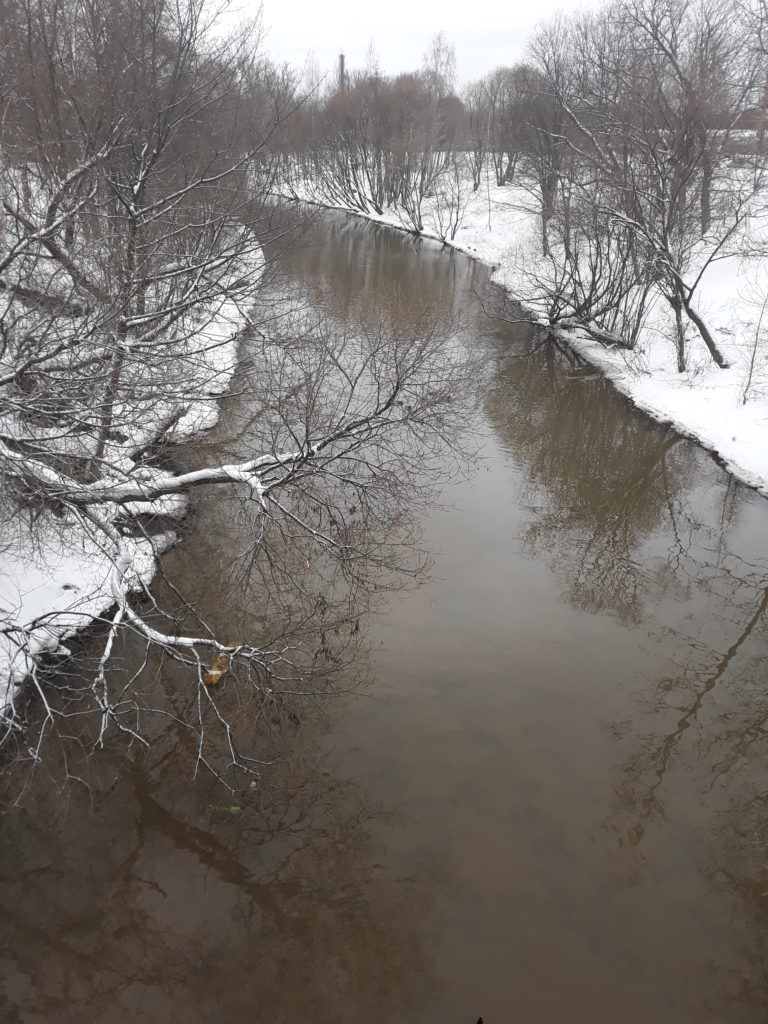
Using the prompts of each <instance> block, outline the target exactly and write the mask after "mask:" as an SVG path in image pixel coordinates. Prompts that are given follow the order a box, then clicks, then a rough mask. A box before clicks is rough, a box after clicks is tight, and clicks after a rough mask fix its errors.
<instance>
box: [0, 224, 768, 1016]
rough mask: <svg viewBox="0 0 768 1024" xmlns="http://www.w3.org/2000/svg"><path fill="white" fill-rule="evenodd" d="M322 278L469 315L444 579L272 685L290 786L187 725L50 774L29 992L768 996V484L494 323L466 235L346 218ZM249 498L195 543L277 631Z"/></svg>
mask: <svg viewBox="0 0 768 1024" xmlns="http://www.w3.org/2000/svg"><path fill="white" fill-rule="evenodd" d="M286 273H287V275H288V280H289V281H290V280H291V275H294V274H295V275H298V276H299V277H300V278H301V281H302V283H301V286H300V288H301V290H302V293H303V294H306V295H309V296H310V297H311V299H312V301H314V302H322V303H324V304H325V305H326V306H327V307H328V308H329V312H330V313H331V314H332V315H334V316H337V317H339V318H345V319H352V320H362V321H365V320H366V318H368V317H370V316H371V315H373V312H374V309H375V306H376V299H377V298H380V296H381V295H382V294H384V293H387V294H392V295H394V294H396V293H397V291H398V290H399V292H400V293H401V294H402V295H403V296H404V298H405V299H409V298H412V297H413V296H421V297H424V298H425V299H427V300H429V301H432V302H439V303H440V304H442V305H443V307H444V308H445V309H446V311H447V312H449V313H450V314H451V315H452V316H454V317H455V318H456V319H458V318H459V317H461V319H462V320H463V324H464V326H463V336H464V338H465V341H466V343H467V344H469V345H472V346H473V347H474V348H475V349H476V350H477V351H479V352H481V353H482V355H483V358H484V360H485V363H486V365H487V367H488V372H489V383H488V385H487V389H488V393H487V395H485V398H484V411H483V415H482V416H480V417H478V419H477V422H476V427H477V435H478V440H479V441H481V442H482V443H483V445H484V460H483V462H482V463H481V464H480V465H479V466H478V467H477V470H476V472H475V473H474V474H473V475H472V476H471V478H470V479H469V480H460V481H458V482H457V483H455V484H454V485H453V486H451V487H450V488H448V489H447V491H446V492H445V495H444V505H443V506H442V507H434V508H433V509H432V510H431V512H430V513H429V515H427V516H426V517H425V521H424V529H425V543H426V545H427V547H428V548H429V549H430V550H431V551H432V552H433V554H434V559H435V566H434V574H433V579H432V581H431V582H430V583H429V584H428V585H426V586H424V587H422V588H421V589H419V590H412V591H409V592H405V593H402V594H397V595H395V596H394V597H393V598H392V599H391V601H390V606H389V608H388V610H387V612H386V613H385V614H377V615H373V616H372V617H371V616H365V615H363V616H362V619H361V621H360V622H359V623H358V622H357V620H355V626H356V627H357V628H356V631H355V632H354V635H352V630H351V629H350V630H349V631H348V633H347V635H342V634H343V629H340V632H339V633H338V634H336V633H334V629H335V628H336V626H338V625H339V623H341V622H343V621H344V620H343V616H341V615H339V616H338V618H337V619H335V620H334V622H335V623H336V626H331V627H330V628H329V629H328V630H327V636H326V639H325V642H326V644H327V645H330V646H331V647H332V645H333V644H336V643H338V644H339V645H341V647H343V650H344V657H343V659H342V660H343V661H344V666H345V667H344V668H343V669H341V670H340V671H341V676H340V677H338V678H337V679H336V680H335V684H336V687H337V688H338V689H340V690H342V691H349V692H348V694H347V695H346V696H344V697H342V698H337V699H336V700H333V701H330V702H329V701H325V700H318V701H315V702H313V703H310V704H308V705H307V704H302V705H301V706H299V707H298V708H297V710H298V712H299V714H298V715H294V714H293V705H291V707H290V708H279V707H269V708H258V709H254V708H253V707H251V706H244V707H243V708H242V709H240V711H241V713H240V718H239V720H240V721H241V723H242V728H243V729H244V730H248V729H259V730H260V733H259V735H260V736H261V743H262V747H261V749H262V751H263V757H264V761H265V765H264V767H263V772H262V779H261V782H260V783H259V784H258V785H257V786H255V787H254V788H252V787H251V786H250V785H249V784H248V783H245V784H244V785H242V786H239V787H238V788H236V789H235V791H234V792H233V793H228V792H227V791H226V790H223V789H222V788H221V787H217V786H214V785H212V784H211V783H210V782H208V781H206V780H205V779H202V778H201V779H198V780H197V781H192V780H191V779H190V777H189V772H188V765H189V755H188V752H187V751H185V749H184V747H185V744H189V743H190V742H191V740H190V738H189V737H187V736H186V735H185V733H184V730H183V729H181V728H180V727H178V726H177V725H175V724H174V723H173V722H169V721H167V720H166V721H164V722H162V723H160V724H158V726H157V734H156V741H155V745H154V747H153V749H152V751H151V753H150V754H149V755H146V756H139V755H137V754H134V752H132V751H130V750H129V751H126V750H125V748H124V747H121V748H119V749H115V750H111V751H107V752H105V753H104V755H102V756H101V757H100V758H97V759H96V761H95V763H93V764H92V765H91V768H90V769H88V775H87V779H86V781H87V782H88V784H89V786H90V788H86V787H85V786H84V785H78V784H70V786H69V787H67V788H66V789H65V790H63V791H59V790H57V789H55V788H54V787H53V786H52V785H51V784H49V783H46V780H44V779H41V778H37V779H35V780H34V782H33V783H32V785H31V786H30V788H29V789H28V790H27V792H26V794H25V800H24V803H23V804H22V806H21V808H18V807H13V808H11V809H10V810H9V811H8V812H7V814H6V817H5V820H4V829H3V838H2V840H0V876H1V878H2V885H0V912H1V913H2V921H3V924H2V934H3V942H2V947H0V954H1V955H2V965H3V969H2V977H3V978H4V989H0V992H2V996H0V1005H1V1004H2V1002H3V1000H4V1004H5V1007H6V1008H7V1009H6V1015H5V1017H3V1019H8V1020H9V1021H27V1020H30V1021H31V1020H57V1021H58V1020H61V1021H66V1020H74V1019H78V1020H82V1019H83V1018H86V1019H94V1020H99V1021H123V1020H125V1019H126V1018H127V1017H128V1016H129V1015H131V1016H135V1017H137V1018H138V1019H146V1020H150V1021H165V1020H167V1019H169V1018H170V1017H171V1015H174V1016H176V1015H180V1016H182V1017H186V1018H188V1019H191V1020H214V1019H216V1020H218V1019H219V1018H220V1017H222V1016H226V1017H227V1018H228V1019H230V1020H232V1021H251V1020H254V1019H255V1020H265V1021H266V1020H269V1021H274V1022H286V1024H287V1022H295V1021H307V1022H312V1024H326V1022H327V1024H337V1022H338V1024H345V1022H347V1021H349V1022H352V1021H355V1022H359V1021H366V1022H368V1021H372V1022H376V1021H381V1022H392V1024H395V1022H397V1024H401V1022H404V1021H408V1022H413V1024H418V1022H424V1024H446V1022H454V1021H455V1022H457V1024H462V1022H470V1024H471V1022H472V1021H474V1020H476V1019H477V1017H478V1015H479V1014H481V1013H482V1014H483V1017H484V1019H485V1021H486V1022H487V1024H508V1022H511V1021H513V1020H514V1021H522V1022H542V1024H543V1022H552V1021H559V1020H564V1021H569V1020H589V1021H590V1022H597V1024H602V1022H605V1024H608V1022H610V1024H614V1022H616V1021H622V1022H637V1024H641V1022H642V1024H645V1022H648V1021H651V1020H652V1021H654V1022H669V1024H681V1022H691V1024H693V1022H696V1024H700V1022H712V1024H714V1022H726V1024H741V1022H745V1024H746V1022H749V1024H758V1022H763V1021H764V1020H765V1019H766V1013H768V972H767V971H766V962H767V961H768V955H767V954H768V949H767V948H766V946H767V945H768V943H767V942H766V936H768V866H767V865H766V856H767V853H768V806H767V803H768V783H766V777H767V776H766V770H765V766H766V764H768V749H767V747H768V741H767V733H766V727H767V724H768V698H767V697H766V692H765V691H766V688H765V678H764V675H765V670H764V666H765V664H766V654H767V653H768V650H767V648H768V637H767V636H766V613H767V611H768V552H766V548H765V536H766V526H767V525H768V509H767V507H766V503H765V502H764V501H763V500H762V499H760V498H759V497H757V496H756V495H755V494H754V493H752V492H750V491H749V490H748V489H746V488H743V487H741V486H739V485H737V484H735V483H734V482H733V481H732V480H731V479H730V478H728V477H727V476H726V475H725V474H724V473H723V472H722V471H721V470H720V469H719V468H718V466H717V465H716V464H715V463H714V462H713V460H712V459H710V458H709V456H707V455H706V454H704V453H703V452H701V451H699V450H698V449H697V448H695V447H694V446H693V445H691V444H690V443H688V442H687V441H685V440H683V439H681V438H679V437H678V436H677V435H675V434H674V433H673V432H672V431H670V430H668V429H667V428H665V427H663V426H658V425H653V424H649V423H647V422H645V421H644V420H642V419H640V418H639V417H638V416H636V415H634V414H633V413H632V411H631V410H630V408H629V407H628V405H627V403H626V402H624V401H623V400H621V399H619V398H617V397H616V396H615V395H614V394H613V393H612V392H611V390H610V389H609V388H608V387H607V386H606V385H605V384H604V382H602V381H601V380H600V379H599V378H598V377H596V376H595V375H594V374H593V373H592V372H590V371H589V370H588V369H587V368H583V367H577V366H574V365H572V363H571V361H569V360H568V359H567V358H565V357H564V355H563V354H562V353H560V352H558V351H557V350H556V348H554V347H553V346H552V345H551V344H549V343H548V342H547V341H546V339H542V338H541V337H540V336H537V335H534V334H532V333H531V332H528V331H527V330H524V329H522V328H520V327H511V326H509V325H505V324H500V323H499V322H495V321H488V320H486V319H484V318H482V316H481V315H480V314H479V312H478V310H477V308H476V306H475V303H474V299H473V293H474V291H476V290H479V289H481V288H482V287H483V282H484V275H483V273H482V272H481V271H480V270H479V269H478V268H477V267H476V266H474V265H472V264H470V263H469V262H468V261H466V260H464V259H463V258H461V257H457V256H455V255H454V256H449V255H446V254H443V253H440V252H439V251H438V250H437V248H436V247H431V246H429V245H428V244H424V243H421V244H420V245H415V246H414V244H413V243H412V242H411V240H409V239H407V238H399V237H397V236H393V235H391V234H387V233H386V232H383V231H378V230H376V231H374V230H371V229H370V228H369V227H366V226H361V225H358V224H355V223H354V222H352V221H345V220H342V219H338V220H336V219H331V220H330V221H329V222H328V223H327V224H325V225H321V226H320V228H319V229H318V230H317V231H316V232H315V234H314V235H313V236H312V239H311V244H308V245H306V246H305V247H303V248H302V249H301V251H297V252H295V253H294V255H293V257H292V260H291V261H290V262H289V265H288V266H287V268H286ZM297 289H298V286H297ZM483 386H484V387H485V386H486V385H485V384H484V385H483ZM238 402H239V403H246V406H245V407H243V405H242V404H240V405H238V404H237V403H238ZM247 416H248V410H247V397H242V398H239V399H237V400H236V402H235V405H234V407H233V408H232V409H230V411H229V413H228V417H229V418H228V420H225V423H224V424H223V426H222V430H225V429H227V423H228V424H229V426H230V427H231V426H232V424H233V423H235V424H237V423H240V422H244V421H245V420H247ZM243 417H244V418H245V419H243ZM190 458H204V453H190ZM234 510H235V506H230V505H222V504H220V503H217V504H216V505H212V504H211V503H210V501H209V499H207V498H206V499H205V500H204V501H203V502H202V504H201V507H200V509H199V510H198V514H197V516H196V518H195V520H194V522H193V526H192V530H191V533H190V536H189V538H188V542H187V543H186V544H185V545H184V547H183V548H180V549H177V550H176V551H174V552H171V553H170V554H169V555H168V556H167V558H166V560H165V564H164V568H165V572H166V575H167V577H168V579H169V580H170V581H171V582H174V583H176V582H178V581H180V580H183V581H184V583H185V584H187V585H188V584H189V582H190V580H194V579H195V577H196V576H197V577H198V578H199V581H200V585H201V589H202V591H203V594H202V597H201V601H202V612H203V614H204V615H205V616H208V617H210V620H211V621H212V622H214V623H216V622H217V621H218V623H219V624H220V623H221V622H231V623H233V624H234V623H237V622H238V616H242V617H243V623H242V627H241V626H240V625H238V628H243V629H245V628H246V627H247V626H250V627H252V626H253V623H254V622H255V621H258V622H263V627H264V628H265V629H266V628H267V626H268V625H270V624H271V622H269V621H268V620H269V617H270V616H269V614H267V612H266V611H265V610H264V609H260V608H247V609H244V608H242V607H240V608H238V607H237V602H236V599H235V597H233V595H234V594H236V593H237V591H233V590H232V586H231V582H232V580H231V576H230V575H228V573H227V572H225V571H222V567H223V566H230V565H231V550H230V548H231V546H232V545H233V544H235V542H236V540H237V539H238V530H240V529H241V528H242V529H247V523H241V522H240V521H239V520H238V519H237V518H236V517H235V518H234V519H233V511H234ZM158 586H160V587H162V586H164V584H163V583H162V582H160V583H159V584H158ZM270 614H271V613H270ZM322 632H326V631H322ZM337 638H338V639H337ZM321 650H322V648H321ZM334 650H335V648H334ZM123 654H124V658H125V663H126V671H130V668H131V659H132V658H134V657H136V652H132V651H131V650H130V649H128V648H126V649H125V651H124V652H123ZM149 676H150V678H151V680H152V682H151V684H150V682H148V684H147V685H148V693H149V694H150V695H151V685H158V686H160V685H161V686H163V687H165V688H166V689H167V692H168V693H169V694H171V695H173V694H178V696H177V698H176V699H177V704H176V705H171V706H172V707H175V709H176V710H175V713H177V714H178V715H179V716H181V714H182V713H183V712H186V711H187V710H188V709H187V706H186V704H185V701H188V699H189V697H188V696H184V693H185V690H184V679H183V676H182V675H181V674H179V672H178V671H177V672H176V674H174V669H173V668H172V667H169V666H167V665H164V664H157V665H153V666H150V672H149ZM367 680H371V681H370V683H369V684H367V685H364V684H365V683H366V681H367ZM355 694H357V696H355ZM255 710H256V711H258V715H256V714H255ZM71 770H72V773H73V774H80V773H81V772H82V773H84V772H85V771H86V769H85V768H84V767H83V766H82V765H81V764H79V763H76V764H73V765H72V768H71ZM6 789H7V792H6V794H5V798H6V800H8V799H9V797H12V796H13V795H14V791H13V789H12V785H11V784H8V786H7V787H6Z"/></svg>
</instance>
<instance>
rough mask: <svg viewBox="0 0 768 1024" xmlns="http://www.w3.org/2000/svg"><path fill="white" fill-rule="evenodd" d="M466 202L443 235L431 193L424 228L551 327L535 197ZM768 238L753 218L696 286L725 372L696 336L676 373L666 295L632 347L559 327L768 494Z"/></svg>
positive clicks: (513, 193)
mask: <svg viewBox="0 0 768 1024" xmlns="http://www.w3.org/2000/svg"><path fill="white" fill-rule="evenodd" d="M292 193H293V195H292V198H295V197H296V195H297V194H298V196H299V197H300V198H301V199H302V200H303V201H307V202H310V203H316V204H319V205H324V206H328V207H331V208H334V209H343V210H345V211H346V212H351V213H354V214H355V215H357V216H361V217H365V218H367V219H369V220H371V221H374V222H376V223H381V224H386V225H389V226H391V227H394V228H397V229H400V230H409V226H408V225H407V224H404V221H403V218H402V217H401V216H400V215H399V214H398V212H397V211H395V210H386V211H385V212H384V213H383V214H382V215H378V214H376V213H373V212H370V213H361V211H360V210H350V209H348V208H347V207H344V206H341V205H338V204H334V203H332V202H326V201H325V200H324V197H323V196H322V195H319V194H318V193H317V191H316V190H309V189H297V188H296V186H295V185H294V186H293V188H292ZM464 200H465V203H466V205H465V208H464V211H463V215H462V216H461V220H460V224H459V226H458V228H457V230H456V232H455V236H454V237H453V238H452V239H451V238H450V237H449V238H447V239H446V240H443V238H442V237H441V231H440V210H439V209H438V204H437V201H436V200H435V199H426V200H425V201H424V204H423V223H424V227H423V230H422V232H421V234H422V235H423V236H424V237H426V238H432V239H435V240H436V241H438V242H439V243H440V244H445V245H447V246H451V247H453V248H455V249H458V250H459V251H461V252H464V253H467V254H468V255H470V256H472V257H474V258H477V259H479V260H481V261H482V262H484V263H486V264H487V265H488V266H490V267H491V268H492V270H493V277H492V279H493V281H494V283H496V284H498V285H500V286H501V287H502V288H504V289H505V290H506V292H507V293H508V294H509V296H510V297H511V298H512V299H513V300H514V301H515V302H517V303H519V304H520V305H521V306H523V307H524V309H525V310H526V312H527V313H528V314H529V315H530V317H531V319H533V320H534V321H536V322H539V323H542V324H543V325H546V323H547V321H546V316H545V312H544V311H545V308H546V303H547V296H546V283H547V282H546V274H547V268H546V266H545V264H544V261H543V260H542V258H541V242H540V239H541V225H540V219H539V216H538V213H537V212H536V210H535V209H533V208H532V206H533V204H532V200H531V195H530V193H529V192H528V191H527V190H526V189H525V188H522V187H519V186H512V185H507V186H504V187H501V188H498V187H496V186H494V185H492V184H491V185H488V183H486V182H483V184H482V185H481V188H480V189H479V190H478V191H476V192H472V191H470V190H469V189H467V190H466V193H465V195H464ZM443 221H444V214H443ZM444 233H445V232H444V231H443V232H442V234H444ZM765 235H766V224H765V219H764V218H761V217H759V216H757V215H755V214H753V216H752V217H751V218H750V219H749V220H748V221H747V222H746V224H745V227H744V229H743V230H742V231H741V232H740V233H739V234H737V235H736V236H734V238H733V239H732V240H731V242H730V245H729V248H728V250H727V252H726V251H724V252H723V253H722V255H719V256H718V258H717V260H715V261H713V262H712V263H710V264H709V265H708V266H707V268H706V270H705V271H704V273H703V276H702V279H701V283H700V284H699V286H698V290H697V296H698V305H699V309H700V312H701V313H702V314H703V315H704V316H705V318H706V320H707V322H708V324H709V326H710V329H711V330H712V331H713V333H714V334H715V335H716V338H717V343H718V345H719V347H720V349H721V351H722V352H723V354H724V355H725V357H726V360H727V362H728V368H727V369H720V368H718V367H717V366H715V365H714V363H713V362H712V360H711V359H710V357H709V355H708V353H707V352H706V350H705V349H704V347H703V344H702V343H701V342H700V341H696V340H695V339H694V338H693V336H691V337H690V338H689V359H688V369H687V370H686V371H685V372H683V373H679V372H678V370H677V363H676V352H675V346H674V341H673V324H672V314H671V311H670V310H669V308H668V306H667V305H666V304H665V303H663V302H662V301H661V299H660V297H656V298H655V299H654V300H653V301H652V302H651V303H650V311H649V314H648V315H647V317H646V319H645V322H644V326H643V328H642V330H641V332H640V336H639V339H638V343H637V345H636V347H635V348H634V349H633V350H632V351H628V350H626V349H623V348H620V347H611V348H607V347H605V346H604V345H602V344H600V342H598V341H596V340H595V339H594V338H592V337H590V335H588V334H587V333H586V331H584V330H581V329H567V330H566V329H562V328H561V329H559V330H558V333H559V335H560V336H561V337H562V338H564V339H565V340H566V341H567V342H568V344H569V345H570V346H571V347H572V348H573V349H574V350H575V351H576V352H578V353H579V354H580V355H581V356H583V357H584V358H585V359H587V360H588V361H589V362H590V363H592V364H593V365H595V366H596V367H598V368H599V369H600V370H601V371H602V372H603V373H604V374H605V376H606V377H607V378H608V379H609V380H610V381H611V382H612V383H613V384H614V385H615V386H616V388H617V389H618V390H619V391H620V392H621V393H622V394H624V395H626V396H627V397H628V398H629V399H630V400H631V401H632V402H633V403H634V404H635V405H636V406H637V407H638V408H639V409H641V410H642V411H644V412H645V413H647V414H648V415H650V416H652V417H653V418H654V419H656V420H659V421H661V422H664V423H669V424H671V425H672V426H674V427H675V429H677V430H678V431H680V432H681V433H683V434H685V435H687V436H690V437H692V438H694V439H696V440H697V441H699V442H700V443H701V444H702V445H704V446H705V447H706V448H708V449H709V450H710V451H712V452H714V453H715V454H716V455H717V456H718V457H719V458H720V459H721V460H722V462H723V463H724V465H725V466H726V468H727V469H728V470H729V471H730V472H732V473H733V474H734V476H736V477H738V478H739V479H740V480H742V481H743V482H745V483H747V484H749V485H750V486H753V487H755V488H756V489H757V490H759V491H760V492H761V493H762V494H764V495H766V496H768V311H766V312H765V314H764V305H763V303H764V301H765V298H766V293H767V292H768V259H767V258H766V257H765V256H762V255H759V254H756V251H757V249H758V247H756V246H753V245H752V244H751V243H752V242H753V241H755V240H757V241H760V242H763V241H764V239H765ZM763 247H764V246H760V247H759V248H763ZM764 331H766V335H765V341H764V340H763V332H764ZM745 398H746V400H745Z"/></svg>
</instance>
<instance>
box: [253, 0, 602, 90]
mask: <svg viewBox="0 0 768 1024" xmlns="http://www.w3.org/2000/svg"><path fill="white" fill-rule="evenodd" d="M593 5H595V4H594V3H593V2H590V0H533V2H531V0H528V2H523V3H521V2H519V0H517V2H516V0H504V2H503V3H502V2H497V3H495V4H491V5H489V4H487V3H485V4H483V5H482V6H481V7H480V9H479V16H478V15H477V14H476V11H477V10H478V9H476V8H473V5H472V2H471V0H469V2H468V0H463V2H462V3H456V2H455V0H369V2H368V3H366V2H365V0H363V2H362V3H361V2H360V0H325V2H324V0H264V2H263V4H262V7H263V14H262V23H263V26H264V29H265V30H266V32H267V35H266V41H265V48H266V50H267V52H268V53H269V54H270V56H271V57H272V58H273V59H275V60H277V61H288V62H289V63H291V64H296V65H301V64H303V63H304V61H305V59H306V57H307V55H308V54H309V53H313V54H314V57H315V59H316V61H317V63H318V65H319V67H320V69H321V70H331V69H334V70H335V68H336V65H337V61H338V55H339V53H344V54H345V56H346V60H347V67H348V68H362V67H364V66H365V63H366V51H367V50H368V45H369V43H370V42H371V40H373V43H374V46H375V48H376V52H377V55H378V58H379V66H380V69H381V71H382V72H383V73H385V74H397V73H398V72H400V71H414V70H417V69H418V68H419V67H420V66H421V61H422V56H423V54H424V52H425V50H426V49H427V48H428V47H429V43H430V41H431V39H432V37H433V36H434V35H435V34H436V33H438V32H440V31H442V32H443V33H444V34H445V36H446V37H447V38H448V39H449V40H450V41H451V42H453V43H454V45H455V47H456V57H457V62H458V73H459V83H460V85H464V84H465V83H466V82H469V81H472V80H473V79H476V78H479V77H480V76H481V75H483V74H485V72H486V71H490V70H491V69H492V68H494V67H497V66H498V65H499V64H511V63H513V62H514V61H515V60H519V59H520V58H521V57H522V55H523V49H524V47H525V42H526V39H527V38H528V36H529V35H530V34H531V31H532V30H533V29H534V27H535V26H536V24H537V23H538V22H539V21H541V20H544V19H546V18H547V17H548V16H549V15H550V14H552V13H554V12H555V11H557V10H560V9H564V8H565V9H570V10H574V9H577V8H579V7H584V6H593ZM234 6H235V7H236V8H237V9H238V10H239V11H240V12H241V13H242V14H243V15H248V14H249V13H250V14H253V13H254V12H255V11H256V10H257V9H258V3H257V0H234Z"/></svg>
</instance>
